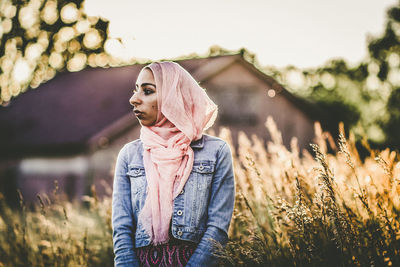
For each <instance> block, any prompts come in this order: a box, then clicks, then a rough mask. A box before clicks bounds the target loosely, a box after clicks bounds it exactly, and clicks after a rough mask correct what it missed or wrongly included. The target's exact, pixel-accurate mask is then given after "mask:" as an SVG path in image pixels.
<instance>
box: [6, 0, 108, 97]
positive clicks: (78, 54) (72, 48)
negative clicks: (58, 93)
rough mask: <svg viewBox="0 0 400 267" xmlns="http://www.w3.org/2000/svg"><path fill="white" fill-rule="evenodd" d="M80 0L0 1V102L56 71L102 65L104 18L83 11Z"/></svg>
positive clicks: (104, 62)
mask: <svg viewBox="0 0 400 267" xmlns="http://www.w3.org/2000/svg"><path fill="white" fill-rule="evenodd" d="M83 4H84V0H74V1H65V0H58V1H57V0H30V1H27V0H25V1H24V0H13V1H10V0H3V1H1V3H0V14H1V24H0V38H1V39H0V88H1V94H0V104H3V105H6V104H7V102H8V101H10V99H11V98H12V97H15V96H17V95H19V94H20V93H22V92H25V91H26V90H27V89H28V88H29V87H30V88H36V87H38V86H39V85H40V84H41V83H43V82H45V81H48V80H50V79H52V78H53V77H54V76H55V75H56V73H57V72H63V71H79V70H82V69H83V68H85V67H86V66H87V65H89V66H91V67H96V66H106V65H107V64H110V62H111V61H112V59H111V57H109V55H108V54H107V53H106V52H105V50H104V44H105V42H106V40H107V29H108V21H105V20H103V19H101V18H98V17H91V16H87V15H86V14H85V12H84V10H83Z"/></svg>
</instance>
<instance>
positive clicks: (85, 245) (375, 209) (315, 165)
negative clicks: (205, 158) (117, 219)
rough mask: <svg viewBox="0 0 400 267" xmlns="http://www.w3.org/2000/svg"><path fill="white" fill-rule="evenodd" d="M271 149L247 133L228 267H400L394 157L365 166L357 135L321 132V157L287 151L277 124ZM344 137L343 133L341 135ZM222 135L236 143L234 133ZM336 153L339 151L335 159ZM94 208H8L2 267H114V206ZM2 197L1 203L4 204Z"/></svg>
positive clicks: (95, 204) (88, 204) (2, 224)
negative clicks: (360, 153)
mask: <svg viewBox="0 0 400 267" xmlns="http://www.w3.org/2000/svg"><path fill="white" fill-rule="evenodd" d="M266 126H267V129H268V131H269V132H270V134H271V136H272V141H271V142H269V143H268V144H267V146H266V148H265V146H264V145H263V143H262V141H261V140H260V139H258V138H257V137H256V136H252V137H251V138H248V137H247V136H246V135H245V134H239V140H238V141H239V146H238V149H237V151H233V152H234V169H235V178H236V185H237V194H236V204H235V210H234V215H233V220H232V223H231V227H230V231H229V232H230V233H229V234H230V241H229V243H228V245H227V247H226V249H220V250H219V251H218V254H219V256H220V257H221V265H222V266H280V267H281V266H400V256H399V253H400V241H399V239H400V218H399V215H400V199H399V193H400V162H399V156H398V155H397V154H396V153H395V152H394V151H389V150H384V151H373V150H371V149H369V147H368V144H367V143H365V142H364V146H365V148H366V149H367V150H368V151H369V153H370V155H369V156H367V157H366V158H365V159H363V160H361V159H360V156H359V155H358V152H357V150H356V148H355V144H354V137H353V136H352V135H350V136H349V137H347V138H346V137H345V136H344V135H343V134H341V135H340V136H339V137H338V138H337V141H336V142H334V141H333V138H332V137H331V136H330V135H329V134H327V133H325V132H323V131H322V130H321V128H320V126H319V124H316V125H315V133H316V139H315V144H314V145H312V150H313V153H312V154H310V153H309V152H307V151H299V150H298V148H297V145H296V139H295V138H293V139H292V142H291V148H290V149H287V148H285V147H284V146H283V144H282V138H281V134H280V133H279V131H278V130H277V129H276V126H275V124H274V122H273V121H272V120H271V119H269V120H268V121H267V123H266ZM342 132H343V131H342ZM220 136H221V137H222V138H224V139H225V140H227V141H228V142H231V141H230V133H229V131H228V130H226V129H225V130H222V131H221V132H220ZM327 151H331V152H329V153H328V152H327ZM92 193H93V194H92V195H93V196H91V197H89V196H86V197H85V199H84V202H85V205H80V204H78V203H70V202H68V201H65V200H62V199H63V198H62V197H61V196H62V195H61V194H60V193H59V192H58V191H57V186H55V192H54V194H53V196H52V197H50V198H51V199H52V200H50V198H49V197H47V196H38V202H37V205H35V206H34V209H33V210H32V209H28V208H27V207H26V206H25V204H24V203H23V197H21V203H20V204H21V205H20V207H21V208H20V209H19V210H15V209H14V210H13V209H11V208H10V207H8V206H7V205H5V202H4V201H0V202H1V206H0V266H112V265H113V253H112V238H111V223H110V219H111V198H107V197H106V198H103V199H101V200H99V199H97V197H96V194H95V190H94V188H93V190H92ZM0 197H1V196H0Z"/></svg>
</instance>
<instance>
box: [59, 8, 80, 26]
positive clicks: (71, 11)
mask: <svg viewBox="0 0 400 267" xmlns="http://www.w3.org/2000/svg"><path fill="white" fill-rule="evenodd" d="M61 19H62V20H63V21H64V23H67V24H69V23H72V22H75V21H76V20H77V19H78V9H77V8H76V5H75V3H69V4H67V5H65V6H64V7H63V8H62V9H61Z"/></svg>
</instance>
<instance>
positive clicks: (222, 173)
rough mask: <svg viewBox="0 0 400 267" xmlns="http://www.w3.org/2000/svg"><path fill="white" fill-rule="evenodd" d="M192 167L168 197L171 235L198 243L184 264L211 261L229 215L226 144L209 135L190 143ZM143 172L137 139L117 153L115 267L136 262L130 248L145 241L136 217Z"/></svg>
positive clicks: (231, 200)
mask: <svg viewBox="0 0 400 267" xmlns="http://www.w3.org/2000/svg"><path fill="white" fill-rule="evenodd" d="M191 147H192V149H193V151H194V163H193V169H192V172H191V174H190V176H189V178H188V180H187V182H186V184H185V186H184V188H183V190H182V191H181V192H180V194H179V195H178V196H177V197H176V198H175V199H174V203H173V214H172V221H171V231H172V235H173V236H174V237H175V238H177V239H181V240H188V241H192V242H195V243H198V245H197V248H196V250H195V251H194V253H193V255H192V256H191V258H190V260H189V262H188V264H187V265H186V266H207V267H208V266H215V265H216V264H217V260H218V259H217V257H215V256H214V255H213V254H212V251H213V246H214V244H213V243H215V241H217V242H219V243H220V244H222V245H225V244H226V242H227V240H228V227H229V224H230V221H231V218H232V212H233V206H234V198H235V185H234V177H233V168H232V156H231V151H230V148H229V146H228V145H227V144H226V143H225V142H224V141H223V140H221V139H219V138H217V137H212V136H209V135H203V137H202V138H201V139H199V140H197V141H195V142H192V144H191ZM146 187H147V181H146V174H145V170H144V167H143V145H142V142H141V141H140V140H135V141H132V142H130V143H127V144H126V145H125V146H124V147H123V148H122V149H121V151H120V152H119V154H118V158H117V163H116V167H115V175H114V183H113V195H112V228H113V245H114V254H115V258H114V263H115V266H139V262H138V259H137V257H136V254H135V251H134V248H135V247H136V248H137V247H143V246H147V245H150V238H149V236H148V235H147V234H146V232H145V231H144V229H143V226H142V225H140V224H139V225H138V224H137V218H138V214H139V212H140V210H141V209H142V207H143V205H144V202H145V199H146Z"/></svg>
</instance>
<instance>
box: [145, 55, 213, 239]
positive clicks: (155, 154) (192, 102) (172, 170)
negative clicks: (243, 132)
mask: <svg viewBox="0 0 400 267" xmlns="http://www.w3.org/2000/svg"><path fill="white" fill-rule="evenodd" d="M146 68H149V69H150V70H151V71H152V72H153V75H154V79H155V82H156V91H157V104H158V116H157V121H156V123H155V125H153V126H149V127H146V126H142V129H141V132H140V139H141V140H142V142H143V147H144V152H143V162H144V168H145V171H146V179H147V184H148V187H147V197H146V200H145V204H144V206H143V209H142V211H141V212H140V214H139V219H138V223H139V224H141V225H143V227H144V229H145V230H146V232H147V233H148V234H149V236H150V238H151V240H152V243H153V244H154V245H158V244H162V243H166V242H168V240H169V227H170V222H171V217H172V212H173V200H174V199H175V197H176V196H177V195H178V194H179V193H180V192H181V190H182V189H183V187H184V185H185V183H186V181H187V179H188V178H189V175H190V173H191V171H192V167H193V156H194V153H193V150H192V148H191V147H190V143H191V142H192V141H195V140H198V139H200V138H201V137H202V133H203V131H204V130H205V129H206V128H208V127H210V126H211V125H212V124H213V123H214V120H215V117H216V115H217V106H216V105H215V104H214V102H212V101H211V100H210V98H209V97H208V96H207V94H206V92H205V91H204V89H202V88H201V87H200V86H199V85H198V84H197V82H196V81H195V80H194V79H193V77H192V76H191V75H190V74H189V73H188V72H187V71H186V70H185V69H183V68H182V67H181V66H180V65H178V64H177V63H174V62H154V63H152V64H150V65H148V66H146Z"/></svg>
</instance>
